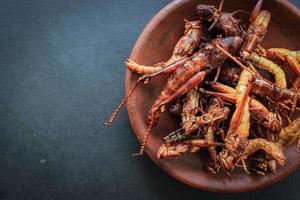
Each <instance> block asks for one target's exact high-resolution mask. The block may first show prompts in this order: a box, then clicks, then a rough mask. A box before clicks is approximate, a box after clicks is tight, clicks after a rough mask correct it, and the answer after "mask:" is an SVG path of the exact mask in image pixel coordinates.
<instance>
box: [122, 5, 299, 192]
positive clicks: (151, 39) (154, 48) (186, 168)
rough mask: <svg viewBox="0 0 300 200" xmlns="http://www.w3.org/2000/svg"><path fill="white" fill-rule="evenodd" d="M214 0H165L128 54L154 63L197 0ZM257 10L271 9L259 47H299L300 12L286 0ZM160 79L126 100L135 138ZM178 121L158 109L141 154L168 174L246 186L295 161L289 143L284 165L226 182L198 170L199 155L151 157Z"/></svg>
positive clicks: (201, 184) (216, 185) (220, 188)
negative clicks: (173, 158) (276, 168)
mask: <svg viewBox="0 0 300 200" xmlns="http://www.w3.org/2000/svg"><path fill="white" fill-rule="evenodd" d="M218 2H219V0H214V1H209V0H206V1H199V0H175V1H173V2H171V3H170V4H168V5H167V6H166V7H165V8H163V9H162V10H161V11H160V12H159V13H158V14H157V15H156V16H155V17H154V18H153V19H152V20H151V21H150V23H149V24H148V25H147V26H146V28H145V29H144V31H143V32H142V34H141V35H140V37H139V39H138V40H137V42H136V44H135V46H134V48H133V50H132V53H131V56H130V58H131V59H133V60H135V61H137V62H138V63H141V64H154V63H156V62H158V61H163V60H167V58H168V57H169V56H170V55H171V53H172V49H173V47H174V45H175V44H176V42H177V40H178V38H179V37H180V36H181V35H182V34H183V24H184V21H183V19H188V20H192V19H196V16H195V15H194V12H195V8H196V5H197V4H199V3H203V4H213V5H216V6H217V5H218ZM255 2H256V1H255V0H243V1H240V0H227V1H225V5H224V10H225V11H234V10H238V9H242V10H251V9H252V7H253V6H254V4H255ZM263 9H267V10H269V11H270V12H271V14H272V18H271V23H270V25H269V28H268V33H267V35H266V37H265V39H264V41H263V46H264V47H265V48H269V47H285V48H289V49H300V46H299V45H300V37H299V36H300V29H299V27H300V11H299V10H298V9H297V8H296V7H295V6H293V5H292V4H291V3H289V2H287V1H283V0H281V1H275V0H265V1H264V3H263ZM245 19H246V18H245ZM137 77H138V76H137V75H135V74H132V73H131V72H129V71H127V73H126V82H125V89H126V93H128V91H129V90H130V89H131V88H132V87H133V85H134V83H135V81H136V80H137ZM165 81H166V76H164V77H159V78H154V79H152V80H151V81H150V83H149V84H147V85H142V86H140V87H138V88H137V90H136V91H135V93H134V95H133V96H132V98H130V100H129V101H128V106H127V109H128V115H129V119H130V122H131V125H132V128H133V130H134V132H135V134H136V136H137V138H138V139H139V141H141V139H142V138H143V134H144V133H145V131H146V123H145V122H146V116H147V113H148V111H149V109H150V107H151V105H152V103H153V102H154V100H155V98H156V97H157V96H158V94H159V92H160V91H161V89H162V87H163V85H164V83H165ZM178 124H179V123H178V121H176V119H175V118H174V117H173V116H171V115H170V114H169V113H168V112H165V113H163V114H162V117H161V119H160V121H159V124H158V126H157V127H156V128H154V129H153V131H152V135H151V137H150V138H149V140H148V143H147V147H146V153H147V154H148V155H149V156H150V158H151V159H152V160H153V161H154V162H155V163H156V164H157V165H158V166H160V167H161V168H162V169H164V170H165V171H166V172H167V173H168V174H170V175H171V176H173V177H174V178H176V179H178V180H180V181H182V182H184V183H186V184H189V185H191V186H193V187H196V188H199V189H204V190H209V191H216V192H226V193H232V192H244V191H250V190H254V189H258V188H262V187H266V186H268V185H270V184H273V183H276V182H278V181H280V180H282V179H283V178H284V177H286V176H287V175H288V174H290V173H291V172H293V171H294V170H296V169H297V168H298V167H299V166H300V153H299V152H297V151H296V147H295V145H293V146H289V147H288V148H287V149H286V156H287V162H286V165H285V166H284V167H279V168H278V171H277V173H276V175H273V174H270V175H266V176H256V175H251V176H248V175H246V174H245V173H243V172H242V171H239V170H237V171H235V172H234V173H233V177H232V181H231V182H230V181H229V179H228V177H227V176H226V175H225V174H221V175H211V174H208V173H207V172H206V170H205V169H204V164H205V163H206V161H205V160H204V159H205V156H204V155H205V154H204V155H201V154H200V155H199V154H195V155H189V156H186V157H183V158H182V159H178V160H176V159H175V160H160V159H157V158H156V152H157V149H158V147H159V146H160V145H161V144H162V138H163V136H165V135H166V134H168V133H169V132H170V131H172V130H174V129H176V128H177V127H178ZM138 148H139V147H137V150H138Z"/></svg>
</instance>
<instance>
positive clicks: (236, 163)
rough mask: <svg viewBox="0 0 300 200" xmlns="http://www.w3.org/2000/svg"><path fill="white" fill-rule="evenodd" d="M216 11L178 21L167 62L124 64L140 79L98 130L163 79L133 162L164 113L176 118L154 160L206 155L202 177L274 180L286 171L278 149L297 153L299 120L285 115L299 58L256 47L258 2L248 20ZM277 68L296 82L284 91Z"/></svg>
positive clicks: (264, 16)
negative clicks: (237, 173) (279, 169)
mask: <svg viewBox="0 0 300 200" xmlns="http://www.w3.org/2000/svg"><path fill="white" fill-rule="evenodd" d="M223 3H224V1H223V0H222V1H221V2H220V5H219V7H218V8H216V7H214V6H212V5H202V4H200V5H197V7H196V14H197V16H198V19H197V20H196V21H187V20H185V25H184V28H185V31H184V35H183V36H182V37H181V38H180V39H179V40H178V42H177V44H176V46H175V48H174V50H173V54H172V56H171V57H170V59H169V60H168V61H166V62H160V63H157V64H154V65H152V66H145V65H141V64H138V63H136V62H134V61H133V60H130V59H129V60H128V61H127V62H126V66H127V68H128V69H129V70H130V71H131V72H133V73H138V74H141V75H142V76H141V77H140V78H139V79H138V81H137V83H136V85H135V87H134V88H133V89H132V90H131V91H130V92H129V94H128V95H127V96H126V97H125V98H124V99H123V100H122V102H121V104H120V105H119V106H118V107H117V109H116V110H115V112H114V113H113V114H112V116H111V118H110V119H109V120H108V121H107V122H106V123H105V124H107V125H111V124H112V122H113V120H114V118H115V117H116V115H117V113H118V112H119V110H120V108H121V107H122V106H123V105H124V104H125V102H126V101H127V99H128V98H129V96H130V95H131V94H132V93H133V91H134V90H135V88H136V87H137V86H138V85H139V83H147V82H148V81H149V80H150V79H151V78H152V77H155V76H158V75H160V74H166V73H167V74H169V75H170V76H169V78H168V80H167V82H166V84H165V86H164V88H163V89H162V91H161V93H160V95H159V96H158V97H157V98H156V100H155V102H154V103H153V105H152V107H151V110H150V111H149V114H148V119H147V124H148V129H147V131H146V133H145V134H144V139H143V141H142V144H141V149H140V152H139V153H138V154H139V155H143V152H144V148H145V146H146V143H147V140H148V137H149V135H150V133H151V129H152V128H153V127H154V126H155V125H156V124H157V123H158V121H159V118H160V113H161V112H163V111H165V110H169V111H170V112H171V113H173V114H175V115H178V116H180V117H181V124H180V128H179V129H178V130H175V131H173V132H171V133H170V134H169V135H167V136H166V137H164V138H163V141H164V143H163V144H162V145H161V146H160V148H159V149H158V151H157V157H158V158H161V159H165V158H180V157H181V156H183V155H184V154H188V153H195V152H198V151H200V149H207V150H208V152H209V155H210V161H209V162H208V163H207V170H208V171H209V172H210V173H212V174H218V173H219V172H220V171H221V170H224V172H226V173H227V174H228V175H230V174H231V172H232V170H233V169H234V168H236V167H242V168H243V169H244V171H245V172H246V173H248V174H250V173H256V174H260V175H265V174H268V173H272V172H274V173H275V170H276V165H277V164H279V165H281V166H283V165H284V163H285V160H286V157H285V154H284V148H285V146H286V145H289V144H291V143H293V142H294V141H298V148H299V142H300V139H299V133H300V117H299V118H296V119H294V120H292V119H291V118H294V117H292V116H291V115H292V114H293V113H295V111H296V110H297V108H298V107H297V106H299V104H300V95H298V89H300V64H299V62H300V50H298V51H292V50H288V49H283V48H270V49H267V50H266V49H264V48H263V47H262V46H261V42H262V40H263V38H264V36H265V34H266V32H267V27H268V24H269V22H270V18H271V14H270V12H268V11H267V10H261V6H262V3H263V0H258V1H257V3H256V5H254V8H253V10H252V11H251V12H246V11H242V10H237V11H234V12H231V13H228V12H225V11H222V7H223ZM238 14H239V15H248V16H249V22H248V23H247V22H246V24H249V25H245V24H242V20H241V19H239V18H237V17H236V16H237V15H238ZM283 66H288V67H290V69H291V70H292V71H293V72H294V73H295V75H296V78H295V80H294V81H293V83H292V86H291V88H287V81H286V77H285V72H284V71H283V70H282V67H283ZM266 74H267V75H268V76H266ZM268 77H269V78H268ZM267 78H268V79H267ZM174 102H175V103H174ZM170 103H173V104H171V105H170V107H169V108H168V109H166V108H165V106H166V105H167V104H170ZM250 127H251V129H250Z"/></svg>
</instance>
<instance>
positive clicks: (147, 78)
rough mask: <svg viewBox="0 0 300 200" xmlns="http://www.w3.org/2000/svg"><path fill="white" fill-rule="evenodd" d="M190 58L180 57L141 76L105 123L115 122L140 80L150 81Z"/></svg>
mask: <svg viewBox="0 0 300 200" xmlns="http://www.w3.org/2000/svg"><path fill="white" fill-rule="evenodd" d="M188 59H189V57H187V58H181V59H179V60H178V61H176V62H174V63H172V64H170V65H168V66H166V67H165V68H163V69H161V70H159V71H157V72H155V73H153V74H146V75H143V76H142V77H140V78H139V79H138V80H137V82H136V84H135V86H134V87H133V88H132V89H131V90H130V91H129V93H128V95H126V96H125V97H124V98H123V99H122V101H121V103H120V104H119V105H118V107H117V108H116V109H115V111H114V112H113V113H112V115H111V117H110V118H109V120H107V121H106V122H105V123H104V125H112V123H113V122H114V120H115V118H116V116H117V114H118V113H119V111H120V110H121V108H122V107H123V105H125V103H126V102H127V100H128V98H129V97H130V96H131V95H132V94H133V92H134V91H135V89H136V88H137V86H138V85H139V84H140V82H144V83H147V82H148V81H149V79H150V78H152V77H155V76H157V75H159V74H161V73H164V72H166V71H168V70H171V69H173V68H176V66H178V65H180V64H183V63H185V62H186V61H187V60H188Z"/></svg>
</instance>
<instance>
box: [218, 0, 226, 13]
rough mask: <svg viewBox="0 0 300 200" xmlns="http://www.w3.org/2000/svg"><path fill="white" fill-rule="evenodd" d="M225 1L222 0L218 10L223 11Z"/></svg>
mask: <svg viewBox="0 0 300 200" xmlns="http://www.w3.org/2000/svg"><path fill="white" fill-rule="evenodd" d="M224 1H225V0H221V1H220V4H219V8H218V12H221V11H222V9H223V5H224Z"/></svg>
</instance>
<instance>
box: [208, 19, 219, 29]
mask: <svg viewBox="0 0 300 200" xmlns="http://www.w3.org/2000/svg"><path fill="white" fill-rule="evenodd" d="M216 23H217V21H216V20H214V22H213V23H212V24H211V25H210V26H209V28H208V29H207V30H208V31H211V30H212V29H213V28H214V26H215V25H216Z"/></svg>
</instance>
